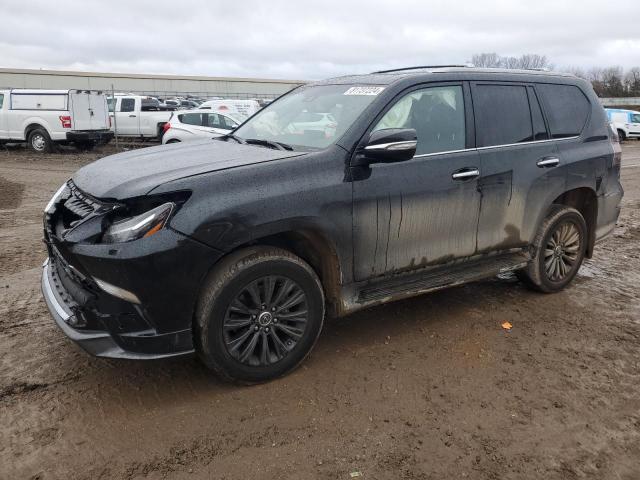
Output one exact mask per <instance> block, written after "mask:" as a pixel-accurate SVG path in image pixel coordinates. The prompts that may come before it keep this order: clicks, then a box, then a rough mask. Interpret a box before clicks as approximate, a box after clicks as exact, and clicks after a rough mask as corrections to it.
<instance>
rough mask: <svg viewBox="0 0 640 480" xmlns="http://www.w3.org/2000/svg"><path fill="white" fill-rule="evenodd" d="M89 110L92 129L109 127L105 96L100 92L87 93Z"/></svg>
mask: <svg viewBox="0 0 640 480" xmlns="http://www.w3.org/2000/svg"><path fill="white" fill-rule="evenodd" d="M89 112H90V114H91V128H92V129H93V130H108V129H109V109H108V106H107V97H106V96H105V95H103V94H101V93H97V92H91V93H90V94H89Z"/></svg>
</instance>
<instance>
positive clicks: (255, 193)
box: [42, 67, 623, 383]
mask: <svg viewBox="0 0 640 480" xmlns="http://www.w3.org/2000/svg"><path fill="white" fill-rule="evenodd" d="M472 102H473V106H472ZM304 111H307V112H318V113H325V112H332V115H333V117H334V119H335V122H336V127H335V129H334V130H333V132H332V134H331V135H326V134H325V133H324V132H318V131H314V130H303V131H297V130H291V129H290V128H289V126H290V125H291V122H292V121H294V120H295V119H296V118H297V117H298V116H299V115H300V113H301V112H304ZM333 112H335V113H333ZM615 138H616V137H615V135H614V132H613V131H612V130H611V129H610V128H609V126H608V122H607V116H606V113H605V111H604V109H603V108H602V106H601V105H600V103H599V100H598V97H597V96H596V95H595V93H594V92H593V90H592V88H591V86H590V85H589V84H588V83H587V82H586V81H583V80H581V79H578V78H576V77H573V76H570V75H564V74H552V73H548V72H539V71H511V70H504V71H502V70H483V69H475V68H464V67H460V68H457V67H451V68H436V67H433V68H427V67H420V68H414V69H404V70H399V71H386V72H377V73H375V74H370V75H360V76H349V77H342V78H337V79H332V80H328V81H322V82H316V83H311V84H308V85H305V86H302V87H299V88H297V89H295V90H293V91H291V92H290V93H288V94H287V95H285V96H283V97H281V98H279V99H278V100H276V101H275V102H273V103H272V104H270V105H269V106H268V107H266V108H265V109H263V110H262V111H260V112H259V113H258V114H256V115H255V116H253V117H252V118H251V119H249V120H247V121H246V122H245V123H244V124H243V125H241V126H240V127H239V128H237V129H236V130H234V131H233V133H232V134H227V135H224V136H221V137H218V139H216V140H213V141H212V140H203V141H202V142H191V143H188V144H179V145H168V146H160V147H153V148H147V149H144V150H137V151H131V152H126V153H120V154H117V155H114V156H111V157H106V158H102V159H100V160H98V161H95V162H93V163H91V164H89V165H87V166H85V167H83V168H82V169H80V170H79V171H78V172H76V173H75V174H74V175H73V177H72V178H71V179H70V180H69V181H67V182H65V183H64V184H63V185H62V186H61V188H60V190H59V191H58V192H57V193H56V194H55V195H54V196H53V198H52V199H51V201H50V202H49V204H48V205H47V207H46V209H45V214H44V227H45V242H46V244H47V248H48V252H49V259H48V260H47V262H46V263H45V265H44V267H43V275H42V288H43V292H44V297H45V300H46V302H47V305H48V307H49V310H50V312H51V314H52V315H53V317H54V319H55V321H56V322H57V324H58V325H59V327H60V328H61V329H62V330H63V331H64V332H65V333H66V334H67V335H68V336H69V337H70V338H71V339H73V340H74V341H75V342H77V343H78V344H80V345H81V346H82V347H83V348H85V349H86V350H87V351H89V352H90V353H92V354H94V355H98V356H103V357H116V358H131V359H150V358H162V357H170V356H176V355H183V354H191V353H193V352H196V353H197V355H198V356H199V357H200V358H201V359H202V361H204V363H205V364H206V365H208V366H209V367H211V368H212V369H213V370H214V371H215V372H217V373H218V374H220V375H221V376H222V377H224V378H226V379H229V380H234V381H238V382H242V383H255V382H262V381H265V380H268V379H271V378H274V377H277V376H280V375H283V374H285V373H287V372H289V371H291V369H293V368H295V367H296V366H297V365H299V364H300V362H301V361H302V360H303V359H304V358H305V357H306V356H307V355H308V354H309V352H310V351H311V349H312V347H313V345H314V344H315V342H316V340H317V339H318V336H319V334H320V331H321V329H322V325H323V322H324V319H325V314H328V315H330V316H340V315H345V314H347V313H349V312H353V311H356V310H359V309H362V308H365V307H372V306H374V305H379V304H383V303H386V302H389V301H393V300H397V299H401V298H406V297H410V296H413V295H418V294H422V293H425V292H430V291H433V290H438V289H441V288H445V287H448V286H452V285H460V284H462V283H465V282H471V281H475V280H479V279H482V278H486V277H492V276H495V275H497V274H501V273H505V272H516V273H517V275H518V276H519V277H520V278H521V279H522V280H523V281H524V282H525V283H526V284H527V285H529V286H531V287H532V288H535V289H536V290H538V291H541V292H547V293H551V292H558V291H560V290H562V289H564V288H565V287H567V285H569V283H570V282H571V281H572V280H573V278H574V277H575V275H576V273H577V271H578V269H579V268H580V265H581V264H582V261H583V259H584V258H585V257H588V258H590V257H591V256H592V255H593V252H594V249H595V245H596V242H598V241H600V240H602V239H603V238H605V236H606V235H608V234H609V233H610V232H611V231H612V230H613V228H614V226H615V223H616V219H617V218H618V214H619V211H620V201H621V198H622V195H623V190H622V187H621V185H620V162H621V150H620V145H619V144H618V142H617V140H616V139H615ZM478 301H481V299H478ZM541 301H542V300H541ZM425 315H428V312H425Z"/></svg>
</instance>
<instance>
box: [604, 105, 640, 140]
mask: <svg viewBox="0 0 640 480" xmlns="http://www.w3.org/2000/svg"><path fill="white" fill-rule="evenodd" d="M606 111H607V117H609V122H611V125H612V126H613V128H614V129H615V130H617V132H618V136H619V137H620V140H626V139H627V138H640V112H636V111H634V110H622V109H619V108H607V109H606Z"/></svg>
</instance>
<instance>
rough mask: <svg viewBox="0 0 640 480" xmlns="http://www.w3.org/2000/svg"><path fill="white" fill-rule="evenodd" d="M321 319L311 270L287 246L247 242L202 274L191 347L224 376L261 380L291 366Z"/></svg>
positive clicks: (319, 288)
mask: <svg viewBox="0 0 640 480" xmlns="http://www.w3.org/2000/svg"><path fill="white" fill-rule="evenodd" d="M323 321H324V293H323V290H322V285H321V283H320V280H319V279H318V276H317V275H316V273H315V272H314V271H313V269H312V268H311V267H310V266H309V265H308V264H307V263H306V262H304V261H303V260H302V259H300V258H299V257H297V256H295V255H293V254H292V253H290V252H288V251H286V250H282V249H279V248H274V247H252V248H248V249H244V250H241V251H239V252H236V253H233V254H231V255H229V256H228V257H227V258H225V259H223V260H222V261H221V262H220V264H219V265H218V266H216V267H215V268H214V270H213V271H212V273H211V274H210V275H209V278H208V280H207V281H206V283H205V286H204V288H203V291H202V294H201V298H200V301H199V302H198V307H197V310H196V322H195V332H194V333H195V335H194V337H195V342H196V350H197V352H198V355H199V357H200V358H201V359H202V361H203V362H204V363H205V364H206V365H207V366H209V367H210V368H211V369H213V370H214V371H215V372H216V373H218V374H219V375H220V376H221V377H223V378H224V379H226V380H229V381H235V382H239V383H245V384H252V383H260V382H264V381H267V380H271V379H273V378H277V377H279V376H282V375H284V374H286V373H288V372H290V371H291V370H293V369H294V368H295V367H296V366H298V365H299V364H300V363H301V362H302V361H303V360H304V359H305V357H306V356H307V355H308V354H309V352H311V349H312V348H313V346H314V345H315V343H316V340H317V339H318V336H319V335H320V331H321V330H322V324H323Z"/></svg>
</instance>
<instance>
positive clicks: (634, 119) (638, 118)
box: [0, 95, 640, 123]
mask: <svg viewBox="0 0 640 480" xmlns="http://www.w3.org/2000/svg"><path fill="white" fill-rule="evenodd" d="M0 97H2V95H0ZM0 108H2V98H0ZM631 123H640V113H634V114H633V115H631Z"/></svg>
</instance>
